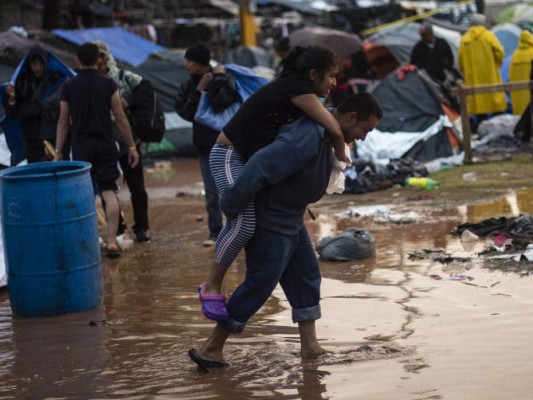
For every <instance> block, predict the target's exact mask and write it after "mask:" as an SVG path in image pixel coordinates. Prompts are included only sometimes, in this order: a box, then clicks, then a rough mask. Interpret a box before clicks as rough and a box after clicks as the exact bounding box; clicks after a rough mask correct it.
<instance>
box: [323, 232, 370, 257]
mask: <svg viewBox="0 0 533 400" xmlns="http://www.w3.org/2000/svg"><path fill="white" fill-rule="evenodd" d="M316 250H317V252H318V254H319V255H320V258H321V259H322V260H324V261H347V260H358V259H361V258H367V257H370V256H373V255H375V254H376V243H375V239H374V236H373V235H372V234H371V233H370V232H368V231H365V230H362V229H357V228H347V229H345V230H344V231H343V232H341V233H340V234H339V235H338V236H335V237H331V236H326V237H324V238H322V239H320V240H319V241H318V242H317V244H316Z"/></svg>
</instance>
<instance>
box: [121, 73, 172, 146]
mask: <svg viewBox="0 0 533 400" xmlns="http://www.w3.org/2000/svg"><path fill="white" fill-rule="evenodd" d="M123 77H124V71H122V70H121V71H120V77H119V79H120V80H122V79H123ZM129 109H130V121H131V125H132V129H133V132H135V134H136V135H137V136H138V137H139V139H141V140H142V141H143V142H147V143H149V142H155V143H159V142H160V141H161V140H162V139H163V135H164V134H165V113H164V111H163V106H162V105H161V102H160V101H159V99H158V98H157V95H156V93H155V91H154V87H153V85H152V83H151V82H150V81H148V80H146V79H143V80H142V81H141V83H139V84H138V85H137V86H136V87H135V89H133V91H132V97H131V104H130V105H129Z"/></svg>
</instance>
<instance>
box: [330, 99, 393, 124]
mask: <svg viewBox="0 0 533 400" xmlns="http://www.w3.org/2000/svg"><path fill="white" fill-rule="evenodd" d="M337 111H338V112H339V113H341V114H347V113H350V112H354V111H355V112H356V113H357V118H358V120H360V121H366V120H367V119H368V118H370V116H371V115H374V116H376V117H377V118H378V119H381V117H382V116H383V109H382V108H381V106H380V105H379V103H378V101H377V100H376V98H375V97H374V96H372V95H371V94H370V93H356V94H352V95H351V96H350V97H348V98H347V99H345V100H344V101H343V102H342V103H341V104H339V105H338V106H337Z"/></svg>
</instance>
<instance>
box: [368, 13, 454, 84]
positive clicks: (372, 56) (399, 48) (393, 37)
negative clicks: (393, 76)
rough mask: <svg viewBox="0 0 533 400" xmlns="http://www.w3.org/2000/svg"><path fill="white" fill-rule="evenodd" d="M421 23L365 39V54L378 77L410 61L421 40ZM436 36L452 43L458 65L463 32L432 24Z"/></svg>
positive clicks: (385, 31) (388, 30)
mask: <svg viewBox="0 0 533 400" xmlns="http://www.w3.org/2000/svg"><path fill="white" fill-rule="evenodd" d="M419 26H420V25H419V24H417V23H414V22H411V23H407V24H402V25H397V26H393V27H390V28H388V29H384V30H382V31H380V32H377V33H374V34H373V35H370V36H369V37H368V38H366V39H365V41H364V43H363V44H364V49H365V54H366V56H367V59H368V63H369V64H370V69H371V70H372V71H373V72H374V74H375V76H376V78H377V79H383V78H384V77H385V76H387V75H388V74H389V73H391V72H392V71H394V70H395V69H396V68H398V67H399V66H400V65H402V64H405V63H407V62H409V60H410V58H411V51H412V49H413V47H414V45H415V44H416V43H417V42H418V41H419V40H420V35H419V33H418V28H419ZM432 26H433V32H434V33H435V36H437V37H441V38H443V39H444V40H446V41H447V42H448V44H449V45H450V47H451V49H452V52H453V55H454V59H455V64H456V66H457V52H458V48H459V42H460V40H461V33H459V32H457V31H454V30H451V29H447V28H443V27H441V26H437V25H432Z"/></svg>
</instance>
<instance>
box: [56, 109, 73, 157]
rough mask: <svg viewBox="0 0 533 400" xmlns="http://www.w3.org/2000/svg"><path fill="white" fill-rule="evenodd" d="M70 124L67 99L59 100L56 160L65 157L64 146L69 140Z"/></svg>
mask: <svg viewBox="0 0 533 400" xmlns="http://www.w3.org/2000/svg"><path fill="white" fill-rule="evenodd" d="M69 125H70V109H69V107H68V103H67V102H66V101H63V100H61V101H60V102H59V120H58V121H57V132H56V148H55V152H56V154H55V155H54V161H58V160H62V159H63V146H64V145H65V142H66V140H67V135H68V128H69Z"/></svg>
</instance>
